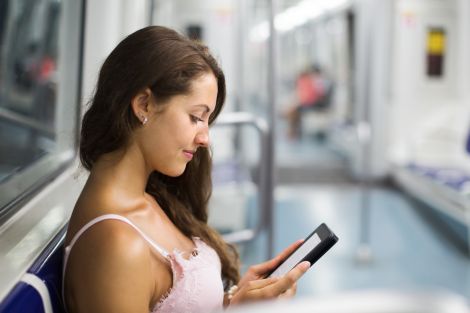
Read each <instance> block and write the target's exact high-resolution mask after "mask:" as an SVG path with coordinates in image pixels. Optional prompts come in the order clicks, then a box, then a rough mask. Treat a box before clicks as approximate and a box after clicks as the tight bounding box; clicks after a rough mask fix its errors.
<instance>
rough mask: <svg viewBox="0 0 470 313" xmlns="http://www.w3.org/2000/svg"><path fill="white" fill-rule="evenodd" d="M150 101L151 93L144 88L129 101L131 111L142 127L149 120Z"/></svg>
mask: <svg viewBox="0 0 470 313" xmlns="http://www.w3.org/2000/svg"><path fill="white" fill-rule="evenodd" d="M151 99H152V91H151V90H150V88H145V89H142V90H141V91H139V92H138V93H137V94H136V95H135V96H134V98H132V100H131V106H132V111H133V112H134V114H135V116H136V117H137V119H139V120H140V122H141V123H142V124H144V125H145V123H147V120H148V118H149V114H150V110H151V108H150V105H151Z"/></svg>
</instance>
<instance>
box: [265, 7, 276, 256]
mask: <svg viewBox="0 0 470 313" xmlns="http://www.w3.org/2000/svg"><path fill="white" fill-rule="evenodd" d="M276 8H277V1H276V0H270V1H269V49H268V70H267V73H268V79H267V81H268V86H267V89H268V117H267V121H268V126H269V130H270V131H269V132H268V138H267V147H266V149H267V151H268V153H267V158H266V160H265V162H266V163H267V165H266V168H267V169H268V173H267V174H266V179H267V181H266V187H267V188H266V191H265V194H264V197H265V199H264V202H265V204H266V206H267V207H268V208H270V210H268V214H266V216H265V221H264V223H265V229H266V231H267V234H266V235H267V241H268V243H267V244H268V258H271V257H273V255H274V232H273V226H274V225H273V223H274V220H273V211H274V187H275V184H274V162H275V159H274V153H275V147H274V131H275V127H274V125H275V117H276V112H275V106H276V81H277V79H276V77H277V71H276V27H275V24H274V22H275V17H276Z"/></svg>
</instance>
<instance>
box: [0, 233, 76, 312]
mask: <svg viewBox="0 0 470 313" xmlns="http://www.w3.org/2000/svg"><path fill="white" fill-rule="evenodd" d="M66 230H67V227H64V228H62V229H61V231H60V232H59V233H58V234H57V235H56V236H55V237H54V238H53V239H52V241H51V242H50V243H49V244H48V245H47V247H46V248H45V249H44V250H43V252H42V253H41V255H40V256H39V257H38V258H37V259H36V260H35V262H34V263H33V265H32V266H31V268H30V269H29V270H28V272H27V273H26V274H25V275H24V276H23V278H22V279H21V281H20V282H18V283H17V284H16V286H15V287H14V288H13V290H12V291H11V292H10V293H9V294H8V296H7V297H6V298H5V299H4V300H3V302H2V303H0V313H7V312H8V313H11V312H22V313H23V312H24V313H29V312H44V313H65V310H64V306H63V302H62V296H61V293H62V264H63V243H64V239H65V233H66Z"/></svg>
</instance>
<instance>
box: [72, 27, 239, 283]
mask: <svg viewBox="0 0 470 313" xmlns="http://www.w3.org/2000/svg"><path fill="white" fill-rule="evenodd" d="M206 73H213V74H214V76H215V78H216V80H217V87H218V92H217V100H216V106H215V109H214V112H213V113H212V114H211V116H210V117H209V124H212V122H213V121H214V120H215V118H216V117H217V115H218V114H219V113H220V111H221V109H222V106H223V104H224V101H225V93H226V91H225V76H224V73H223V72H222V70H221V68H220V67H219V65H218V64H217V61H216V60H215V59H214V58H213V57H212V55H211V54H210V52H209V50H208V48H207V47H206V46H204V45H203V44H202V43H200V42H195V41H191V40H190V39H188V38H186V37H184V36H182V35H180V34H178V33H177V32H175V31H173V30H171V29H168V28H165V27H161V26H150V27H146V28H143V29H141V30H138V31H136V32H135V33H133V34H131V35H129V36H128V37H127V38H125V39H124V40H123V41H122V42H121V43H119V45H118V46H117V47H116V48H115V49H114V50H113V51H112V52H111V54H110V55H109V56H108V58H107V59H106V60H105V62H104V64H103V66H102V68H101V71H100V74H99V78H98V83H97V87H96V91H95V94H94V97H93V99H92V100H91V106H90V108H89V109H88V111H87V112H86V113H85V115H84V117H83V122H82V129H81V139H80V159H81V162H82V164H83V166H84V167H85V168H86V169H88V170H90V169H91V168H92V167H93V164H94V163H95V162H96V161H97V160H98V158H99V157H100V156H101V155H103V154H105V153H109V152H112V151H115V150H118V149H121V148H123V147H125V146H126V145H127V144H128V141H129V138H130V134H131V133H132V131H133V130H134V129H135V128H137V127H141V126H140V125H141V124H140V121H139V120H138V119H137V117H136V116H135V114H134V113H133V111H132V108H131V105H130V103H131V100H132V99H133V97H134V96H135V95H136V94H137V93H138V92H139V91H140V90H142V89H143V88H145V87H150V89H151V90H152V92H153V94H154V96H155V98H156V99H157V103H160V104H164V103H166V102H167V101H168V100H169V99H170V98H171V97H172V96H175V95H181V94H188V93H189V92H190V87H191V82H192V81H193V80H194V79H196V78H198V77H200V76H201V75H203V74H206ZM211 166H212V159H211V155H210V151H209V149H207V148H199V149H197V152H196V154H195V155H194V157H193V159H192V160H191V162H189V163H188V164H187V166H186V169H185V171H184V173H183V174H182V175H181V176H179V177H169V176H166V175H164V174H162V173H159V172H157V171H154V172H153V173H152V174H151V175H150V178H149V180H148V182H147V187H146V191H147V192H148V193H149V194H151V195H152V196H153V197H154V198H155V200H156V201H157V202H158V204H159V205H160V206H161V207H162V209H163V210H164V211H165V213H166V214H167V215H168V217H169V218H170V219H171V221H172V222H173V223H174V224H175V225H176V227H178V229H179V230H181V231H182V232H183V233H184V234H185V235H186V236H188V237H193V236H197V237H200V238H201V239H202V240H204V241H205V242H206V243H207V244H209V245H210V246H212V247H213V248H214V249H215V250H216V252H217V253H218V255H219V257H220V260H221V263H222V277H223V279H224V282H225V286H226V287H227V286H229V285H231V284H236V283H237V282H238V279H239V271H238V269H239V264H238V254H237V252H236V250H235V248H234V247H233V246H231V245H229V244H227V243H225V242H224V240H223V239H222V237H221V236H220V235H219V234H218V233H217V232H216V231H215V230H214V229H212V228H211V227H209V225H208V224H207V207H208V202H209V198H210V196H211V192H212V180H211Z"/></svg>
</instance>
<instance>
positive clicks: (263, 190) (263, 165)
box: [214, 112, 273, 243]
mask: <svg viewBox="0 0 470 313" xmlns="http://www.w3.org/2000/svg"><path fill="white" fill-rule="evenodd" d="M244 125H248V126H252V127H254V128H255V129H256V130H257V131H258V133H259V135H260V138H261V154H260V160H266V159H267V154H268V153H269V150H268V147H269V146H268V145H269V136H270V130H269V126H268V123H267V122H266V121H265V120H264V119H262V118H259V117H256V116H254V115H253V114H251V113H248V112H232V113H228V114H224V115H221V116H220V117H219V118H218V119H217V121H216V123H215V125H214V126H218V127H219V126H236V127H239V126H244ZM259 163H260V168H259V183H258V190H259V194H260V195H261V196H260V199H259V202H258V203H259V207H260V209H259V220H258V224H257V225H256V227H254V228H247V229H243V230H238V231H234V232H231V233H228V234H224V235H223V238H224V239H225V240H226V241H227V242H230V243H242V242H246V241H249V240H251V239H253V238H255V237H256V236H257V235H258V234H259V233H260V232H262V231H263V230H266V232H267V236H268V238H272V236H273V231H272V222H271V220H272V205H271V204H272V190H271V188H270V187H269V186H270V183H269V179H270V177H271V176H270V175H269V171H270V168H269V164H268V163H267V162H262V161H261V162H259Z"/></svg>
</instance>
